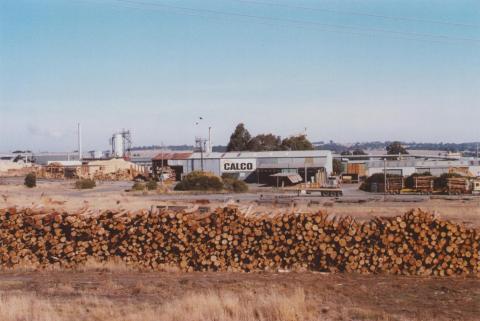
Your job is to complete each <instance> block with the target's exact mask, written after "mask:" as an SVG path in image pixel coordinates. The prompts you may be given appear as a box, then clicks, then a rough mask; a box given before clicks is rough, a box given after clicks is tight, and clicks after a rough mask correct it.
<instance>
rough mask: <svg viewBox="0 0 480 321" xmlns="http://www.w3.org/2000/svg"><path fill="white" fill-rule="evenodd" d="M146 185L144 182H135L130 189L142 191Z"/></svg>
mask: <svg viewBox="0 0 480 321" xmlns="http://www.w3.org/2000/svg"><path fill="white" fill-rule="evenodd" d="M145 188H146V186H145V183H142V182H135V183H133V185H132V191H143V190H145Z"/></svg>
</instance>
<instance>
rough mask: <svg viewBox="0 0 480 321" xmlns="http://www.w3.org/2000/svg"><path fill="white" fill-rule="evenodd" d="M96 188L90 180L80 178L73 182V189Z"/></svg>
mask: <svg viewBox="0 0 480 321" xmlns="http://www.w3.org/2000/svg"><path fill="white" fill-rule="evenodd" d="M95 186H96V184H95V181H94V180H93V179H90V178H82V179H79V180H78V181H76V182H75V188H78V189H88V188H94V187H95Z"/></svg>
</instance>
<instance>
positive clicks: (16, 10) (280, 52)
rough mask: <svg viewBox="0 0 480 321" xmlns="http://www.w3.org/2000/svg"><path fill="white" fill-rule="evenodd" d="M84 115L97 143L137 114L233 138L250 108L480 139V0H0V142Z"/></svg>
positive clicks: (281, 128) (66, 145) (314, 128)
mask: <svg viewBox="0 0 480 321" xmlns="http://www.w3.org/2000/svg"><path fill="white" fill-rule="evenodd" d="M265 2H266V3H265ZM268 3H269V4H268ZM272 4H275V5H272ZM199 116H202V117H203V118H204V119H203V120H202V121H201V122H200V124H199V125H195V122H196V121H197V119H198V117H199ZM77 122H81V124H82V127H83V138H84V149H85V150H88V149H107V148H108V138H109V137H110V136H111V134H112V133H113V132H115V131H118V130H120V129H122V128H127V129H130V130H131V131H132V132H133V143H134V145H150V144H160V143H161V142H163V143H164V144H166V145H168V144H184V143H185V144H192V143H193V141H194V137H195V136H196V135H204V136H206V134H207V128H208V126H212V127H213V133H214V140H213V141H214V144H226V143H227V140H228V136H229V135H230V133H231V132H232V130H233V128H234V127H235V125H236V124H237V123H239V122H244V123H245V124H246V127H247V128H248V129H249V130H250V132H251V133H252V134H257V133H266V132H274V133H276V134H278V135H282V136H287V135H291V134H298V133H301V132H303V131H304V129H305V128H306V129H307V134H308V137H309V138H310V139H311V140H313V141H319V140H334V141H338V142H354V141H367V140H393V139H398V140H404V141H413V140H414V141H418V142H426V141H432V142H440V141H444V142H462V141H478V140H480V138H479V137H480V128H479V127H480V126H479V123H480V2H479V1H477V0H472V1H458V0H456V1H422V0H408V1H407V0H398V1H396V0H389V1H385V0H381V1H380V0H379V1H367V0H365V1H358V0H355V1H352V0H345V1H341V2H340V1H307V0H299V1H293V0H289V1H287V0H284V1H274V0H265V1H260V0H259V1H238V0H237V1H234V0H215V1H213V0H203V1H187V0H178V1H160V0H138V1H137V0H132V1H130V0H105V1H100V0H99V1H95V0H75V1H74V0H68V1H67V0H64V1H60V0H42V1H40V0H39V1H33V0H15V1H14V0H0V151H11V150H14V149H32V150H34V151H44V150H52V151H62V150H73V149H75V148H76V146H75V141H76V138H75V135H76V133H75V131H76V123H77Z"/></svg>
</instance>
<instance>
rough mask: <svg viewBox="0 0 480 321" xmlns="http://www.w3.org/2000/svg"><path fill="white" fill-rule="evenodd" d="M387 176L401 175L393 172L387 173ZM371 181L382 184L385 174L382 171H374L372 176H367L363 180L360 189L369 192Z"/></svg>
mask: <svg viewBox="0 0 480 321" xmlns="http://www.w3.org/2000/svg"><path fill="white" fill-rule="evenodd" d="M387 177H401V176H400V175H394V174H387ZM373 183H377V184H384V183H385V176H384V174H383V173H375V174H373V175H372V176H369V177H367V179H366V180H365V182H363V183H362V185H360V189H361V190H364V191H367V192H370V191H371V186H372V184H373Z"/></svg>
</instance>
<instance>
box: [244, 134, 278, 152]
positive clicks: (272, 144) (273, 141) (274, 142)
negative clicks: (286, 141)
mask: <svg viewBox="0 0 480 321" xmlns="http://www.w3.org/2000/svg"><path fill="white" fill-rule="evenodd" d="M281 145H282V140H281V138H280V136H275V135H273V134H260V135H257V136H255V137H253V138H252V139H251V140H250V141H249V142H248V146H247V147H248V150H250V151H254V152H260V151H274V150H280V149H281Z"/></svg>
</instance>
